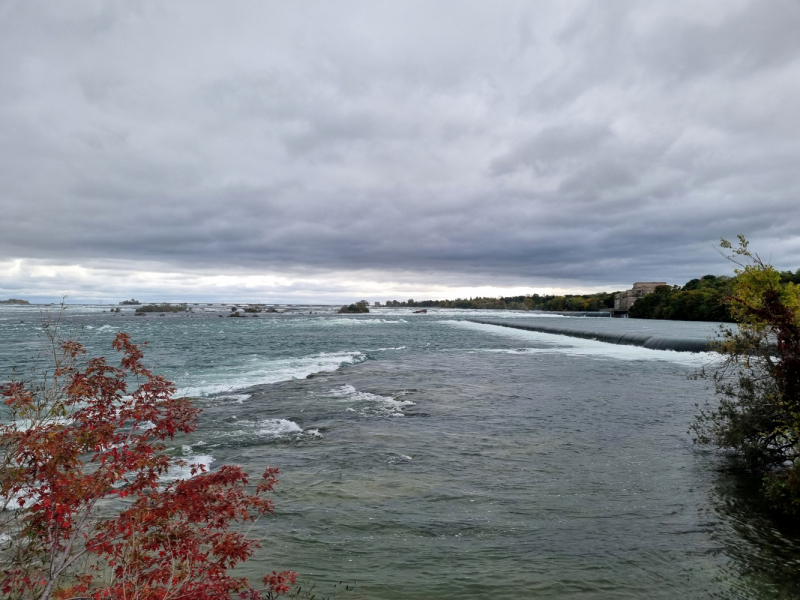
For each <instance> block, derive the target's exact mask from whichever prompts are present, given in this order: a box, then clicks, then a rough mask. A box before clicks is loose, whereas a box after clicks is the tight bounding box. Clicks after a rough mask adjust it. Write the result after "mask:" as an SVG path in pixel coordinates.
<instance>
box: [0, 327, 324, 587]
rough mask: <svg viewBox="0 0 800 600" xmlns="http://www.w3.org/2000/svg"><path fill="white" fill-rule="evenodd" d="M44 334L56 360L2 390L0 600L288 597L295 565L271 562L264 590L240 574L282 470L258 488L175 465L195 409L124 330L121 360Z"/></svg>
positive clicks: (224, 470)
mask: <svg viewBox="0 0 800 600" xmlns="http://www.w3.org/2000/svg"><path fill="white" fill-rule="evenodd" d="M43 332H44V335H45V337H46V339H47V340H48V346H47V348H46V349H45V352H46V356H49V357H50V358H51V360H52V364H51V367H52V368H51V369H49V370H48V371H47V372H39V373H35V374H34V378H33V380H32V381H28V382H23V381H12V382H10V383H7V384H5V385H2V386H0V397H2V399H3V401H4V404H5V407H4V409H5V411H6V413H5V414H4V419H3V421H2V422H0V463H1V465H2V466H1V468H0V501H2V506H0V593H1V594H2V596H3V598H8V599H10V600H11V599H13V600H37V599H38V600H64V599H73V600H77V599H82V600H89V599H92V600H101V599H112V598H135V599H137V600H166V599H168V598H171V599H174V600H180V599H186V600H189V599H198V600H199V599H204V600H229V599H230V598H233V597H237V598H239V597H241V598H248V599H250V600H272V599H274V598H276V597H277V596H279V595H282V594H285V593H287V592H291V591H292V588H293V585H294V584H295V581H296V578H297V574H296V573H294V572H291V571H282V572H280V573H277V572H275V571H273V572H272V573H270V574H268V575H266V576H265V577H263V579H262V580H261V582H260V585H259V584H257V585H255V586H254V585H251V583H250V582H249V581H248V580H247V579H246V578H244V577H238V576H235V575H234V573H232V572H231V569H233V568H234V567H235V566H236V565H237V564H240V563H242V562H244V561H246V560H248V559H249V558H250V557H251V556H252V555H253V553H254V552H255V551H256V550H257V549H258V548H259V547H260V545H261V544H260V541H259V540H256V539H253V538H250V537H248V531H249V526H251V525H252V523H253V522H254V521H255V520H256V519H258V518H259V517H260V516H262V515H265V514H269V513H271V512H272V509H273V505H272V501H271V500H270V499H269V498H268V497H267V495H268V494H269V493H270V492H271V491H272V490H273V487H274V486H275V484H276V483H277V475H278V470H277V469H275V468H271V467H268V466H267V467H266V470H265V471H264V473H263V475H262V476H261V478H260V481H258V482H252V483H251V482H250V477H249V476H248V474H247V473H245V472H244V471H243V470H242V469H241V468H240V467H239V466H236V465H224V466H222V467H220V468H218V469H216V470H214V471H213V472H206V468H205V467H204V466H203V465H199V464H193V465H187V464H186V462H185V461H174V460H172V459H171V457H170V455H169V453H168V449H167V447H166V446H165V442H167V441H171V440H173V438H174V437H175V436H176V435H178V434H181V433H190V432H192V431H195V430H196V429H197V427H198V415H199V413H200V410H199V409H197V408H195V407H194V406H192V404H191V402H190V401H189V400H188V399H187V398H175V397H174V393H175V388H174V386H173V384H172V383H171V382H169V381H167V380H165V379H164V378H163V377H160V376H157V375H154V374H153V373H151V372H150V371H149V370H148V369H146V368H145V367H144V366H143V364H142V358H143V354H142V352H141V350H140V349H139V347H138V346H137V345H136V344H133V343H132V342H131V341H130V338H129V337H128V335H127V334H124V333H119V334H117V336H116V338H115V339H114V342H113V344H112V345H113V348H114V349H115V350H116V351H117V352H118V353H120V354H121V357H122V360H121V364H120V366H119V367H115V366H112V365H109V364H108V363H107V362H106V360H105V359H104V358H91V359H86V358H85V354H86V351H85V349H84V348H83V346H82V345H81V344H80V343H78V342H75V341H73V340H61V339H60V338H59V335H58V322H57V321H56V322H48V323H45V324H44V326H43ZM129 385H134V386H135V389H129V387H128V386H129ZM176 467H178V468H180V469H184V468H187V469H189V471H190V476H188V477H187V476H186V475H185V474H175V473H173V469H175V468H176ZM293 597H303V598H310V597H311V595H310V594H304V593H301V591H300V590H295V591H294V593H293Z"/></svg>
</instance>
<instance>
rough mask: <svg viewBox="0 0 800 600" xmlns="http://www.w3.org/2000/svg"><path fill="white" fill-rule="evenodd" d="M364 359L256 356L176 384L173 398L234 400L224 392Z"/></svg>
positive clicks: (341, 355) (348, 355)
mask: <svg viewBox="0 0 800 600" xmlns="http://www.w3.org/2000/svg"><path fill="white" fill-rule="evenodd" d="M366 359H367V357H366V356H365V355H364V354H363V353H361V352H358V351H354V352H321V353H319V354H315V355H313V356H305V357H302V358H283V359H277V360H265V359H264V358H263V357H258V356H256V357H251V358H250V359H248V360H246V361H243V363H240V364H238V365H235V366H226V367H220V368H218V369H216V370H214V371H210V372H201V373H193V374H192V375H191V377H187V378H186V380H185V381H183V382H181V381H179V386H180V387H179V389H178V391H177V395H178V396H189V397H206V396H225V397H229V398H230V397H233V398H238V397H239V396H240V395H238V394H229V393H228V392H229V391H231V390H237V389H243V388H248V387H252V386H255V385H264V384H270V383H277V382H279V381H289V380H291V379H305V378H306V377H308V376H309V375H311V374H312V373H322V372H326V371H327V372H330V371H336V370H337V369H338V368H339V367H341V366H343V365H351V364H358V363H361V362H364V361H365V360H366Z"/></svg>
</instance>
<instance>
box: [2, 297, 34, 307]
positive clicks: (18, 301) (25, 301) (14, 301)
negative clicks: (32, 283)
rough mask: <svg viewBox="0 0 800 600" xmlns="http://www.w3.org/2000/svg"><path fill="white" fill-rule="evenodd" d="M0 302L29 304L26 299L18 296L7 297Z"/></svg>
mask: <svg viewBox="0 0 800 600" xmlns="http://www.w3.org/2000/svg"><path fill="white" fill-rule="evenodd" d="M0 304H21V305H23V306H26V305H29V304H30V302H28V301H27V300H20V299H19V298H9V299H8V300H0Z"/></svg>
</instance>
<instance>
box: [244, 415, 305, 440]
mask: <svg viewBox="0 0 800 600" xmlns="http://www.w3.org/2000/svg"><path fill="white" fill-rule="evenodd" d="M258 426H259V429H258V430H257V431H256V433H257V434H258V435H263V436H267V437H281V436H284V435H288V434H290V433H302V432H303V429H302V427H300V426H299V425H298V424H297V423H295V422H294V421H290V420H288V419H264V420H263V421H259V422H258Z"/></svg>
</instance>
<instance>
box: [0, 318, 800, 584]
mask: <svg viewBox="0 0 800 600" xmlns="http://www.w3.org/2000/svg"><path fill="white" fill-rule="evenodd" d="M104 308H105V307H90V306H72V307H70V308H69V309H68V310H67V311H66V314H67V317H66V324H67V325H68V326H70V327H73V328H75V332H76V334H78V335H79V336H80V337H81V339H82V340H83V341H84V342H85V343H86V344H87V346H89V347H90V349H91V351H92V352H93V353H94V352H97V353H102V354H105V355H107V356H110V355H111V354H112V351H111V350H110V346H109V343H110V341H111V339H112V338H113V336H114V334H115V333H116V332H117V331H119V330H123V331H128V332H129V333H131V334H132V336H133V338H134V340H135V341H149V342H150V347H149V349H148V354H147V356H148V358H149V360H150V361H151V362H152V363H153V364H154V365H155V368H156V370H157V371H158V372H160V373H163V374H164V375H166V376H167V377H168V378H170V379H172V380H173V381H175V382H176V384H177V386H178V387H179V388H180V392H181V393H184V394H189V395H192V396H195V397H197V398H198V400H197V402H198V403H199V405H200V406H202V408H203V409H204V413H203V415H202V418H201V426H200V429H199V430H198V431H197V432H196V433H195V434H193V435H191V436H189V437H186V438H183V439H180V440H177V441H176V444H175V446H174V448H173V449H172V452H173V453H174V455H175V456H182V457H185V458H188V459H190V460H191V461H193V462H203V463H205V464H208V465H209V466H210V468H212V469H213V468H216V467H218V466H220V465H223V464H228V463H233V464H241V465H242V466H243V467H245V468H246V469H247V470H249V471H251V472H252V473H254V474H257V473H260V472H261V471H263V469H264V468H265V467H266V466H267V465H268V464H269V465H273V466H278V467H280V469H281V471H282V476H281V483H280V485H279V488H278V492H277V493H276V494H275V503H276V507H277V510H276V514H275V516H274V517H271V518H268V519H264V520H262V521H260V522H259V524H258V526H257V528H258V534H259V535H263V536H265V538H266V544H265V549H264V551H263V552H262V553H261V554H260V555H259V556H258V558H257V559H256V560H254V561H253V562H252V566H251V567H250V569H251V570H250V572H251V573H253V574H255V573H257V572H263V570H265V569H267V570H272V569H278V568H281V569H282V568H291V569H294V570H297V571H300V572H301V573H302V575H303V578H304V579H306V580H307V581H313V582H316V584H317V587H318V589H319V590H320V591H321V592H322V593H325V592H328V591H330V590H331V585H332V584H333V583H335V582H338V581H340V580H344V581H350V582H358V590H359V593H360V594H361V596H362V597H366V598H378V599H380V598H383V599H390V598H392V599H393V598H398V599H399V598H443V599H449V598H459V599H470V598H509V599H519V598H576V599H589V598H593V599H594V598H596V599H601V598H603V599H605V598H712V597H730V598H764V599H772V598H800V578H799V577H798V566H800V545H798V540H799V539H800V538H799V537H798V535H797V533H796V532H792V531H786V530H783V529H781V528H779V527H777V526H776V525H775V524H774V523H773V521H771V520H770V518H769V516H768V515H767V514H766V513H764V512H763V510H762V509H761V508H760V507H759V505H758V503H757V501H756V499H755V496H754V494H753V482H748V481H746V480H743V479H741V477H737V476H734V475H732V474H730V473H727V472H726V471H725V469H724V467H725V462H724V458H723V457H720V456H718V455H715V454H714V453H711V452H708V451H699V450H698V449H696V448H694V447H693V446H692V443H691V438H690V436H689V435H688V434H687V429H688V426H689V425H690V423H691V420H692V417H693V415H694V414H695V411H696V409H695V404H696V403H698V402H703V401H705V400H706V399H707V398H709V397H710V396H711V393H710V391H709V390H708V389H707V388H706V385H705V384H704V383H703V382H698V381H693V380H689V379H687V375H689V374H690V373H692V372H693V371H694V370H695V369H696V368H697V367H699V366H701V365H702V364H705V363H707V362H709V361H710V360H711V357H710V356H708V355H703V354H701V355H693V354H683V353H675V352H661V351H655V350H646V349H643V348H636V347H630V346H614V345H609V344H603V343H601V342H594V341H589V340H582V339H578V338H567V337H561V336H553V335H548V334H540V333H534V332H528V331H520V330H514V329H508V328H502V327H495V326H490V325H479V324H474V323H469V322H467V321H466V319H468V318H474V317H481V318H491V317H493V316H494V317H503V318H513V317H518V318H530V314H525V313H508V312H494V311H458V310H441V311H434V312H429V313H428V314H427V315H413V314H411V311H410V310H404V309H379V310H378V311H377V312H373V313H371V314H369V315H364V316H340V315H335V314H332V313H331V311H330V309H329V308H326V307H302V308H301V307H293V308H290V310H293V311H294V312H290V313H286V314H277V315H261V316H259V317H258V318H246V319H232V318H220V317H219V316H218V315H222V314H226V312H225V311H227V310H228V308H227V307H220V306H205V305H203V306H195V307H194V311H193V313H192V314H182V315H166V316H164V317H159V316H156V315H148V316H146V317H134V316H133V311H132V310H131V309H123V313H121V314H111V313H107V312H103V310H104ZM281 310H283V308H281ZM309 311H313V313H314V314H308V312H309ZM538 318H539V319H540V320H542V322H545V321H546V322H548V323H555V322H558V323H559V325H566V324H568V326H570V327H576V328H577V327H582V326H584V324H585V325H586V326H587V327H591V328H598V327H603V328H613V327H618V328H625V329H626V331H628V330H635V331H650V332H653V333H658V334H661V335H688V336H692V337H696V336H701V337H702V336H706V335H713V333H714V332H715V331H716V326H715V325H714V324H708V323H703V324H688V323H671V322H663V321H635V320H628V321H624V320H616V319H615V320H606V319H577V318H570V317H538ZM40 324H41V316H40V311H39V309H38V308H36V307H30V308H28V307H2V308H0V376H2V379H3V380H5V379H7V378H8V377H9V376H10V372H11V368H12V367H13V366H16V367H18V368H19V369H22V370H24V369H26V368H29V367H30V366H31V365H32V364H34V363H35V361H36V351H37V348H38V341H37V335H38V334H39V333H40V329H39V326H40Z"/></svg>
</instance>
